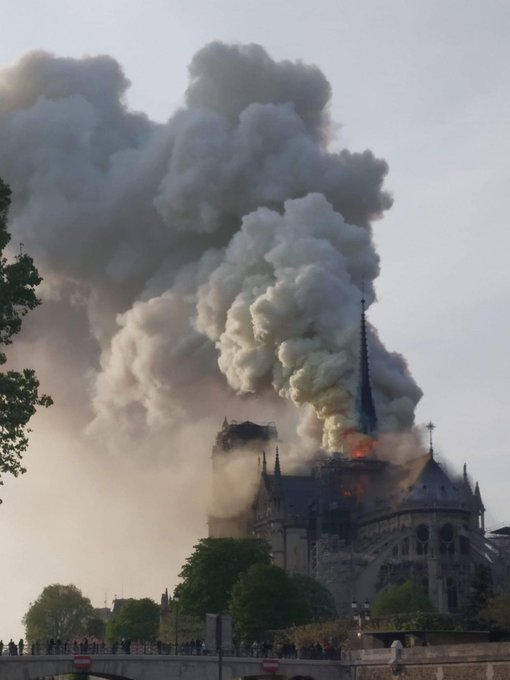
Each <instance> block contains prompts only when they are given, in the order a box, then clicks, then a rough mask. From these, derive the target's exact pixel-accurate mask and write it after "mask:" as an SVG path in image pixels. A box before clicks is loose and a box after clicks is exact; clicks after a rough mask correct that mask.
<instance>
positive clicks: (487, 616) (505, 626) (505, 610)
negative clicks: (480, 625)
mask: <svg viewBox="0 0 510 680" xmlns="http://www.w3.org/2000/svg"><path fill="white" fill-rule="evenodd" d="M482 618H483V619H484V620H485V621H486V622H487V623H489V624H490V626H491V628H496V629H497V630H504V631H509V630H510V592H506V593H503V594H502V595H498V596H497V597H493V598H492V599H491V600H489V603H488V604H487V606H486V608H485V609H484V610H483V613H482Z"/></svg>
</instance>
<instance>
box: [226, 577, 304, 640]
mask: <svg viewBox="0 0 510 680" xmlns="http://www.w3.org/2000/svg"><path fill="white" fill-rule="evenodd" d="M229 611H230V614H231V615H232V619H233V622H234V631H235V634H236V637H237V638H238V639H240V640H245V641H250V640H257V639H259V638H260V636H261V635H262V634H263V633H264V631H267V630H277V629H280V628H286V627H288V626H293V625H297V624H300V623H305V622H306V621H307V617H308V612H307V608H306V602H305V600H304V599H303V598H302V597H301V596H300V593H299V591H298V590H297V589H296V586H295V583H294V581H293V579H292V578H291V577H290V576H289V574H287V572H286V571H284V570H283V569H280V567H276V566H274V565H270V564H254V565H253V566H251V567H250V568H249V569H248V570H247V571H246V572H244V573H242V574H241V575H240V576H239V579H238V580H237V582H236V584H235V585H234V587H233V589H232V599H231V602H230V607H229Z"/></svg>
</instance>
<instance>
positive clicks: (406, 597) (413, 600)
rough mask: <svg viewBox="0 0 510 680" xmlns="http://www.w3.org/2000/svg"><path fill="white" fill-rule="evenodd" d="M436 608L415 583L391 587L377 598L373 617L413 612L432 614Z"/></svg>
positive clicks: (373, 608)
mask: <svg viewBox="0 0 510 680" xmlns="http://www.w3.org/2000/svg"><path fill="white" fill-rule="evenodd" d="M432 611H434V606H433V604H432V602H431V601H430V600H429V597H428V595H427V594H426V593H425V591H424V590H423V588H422V587H421V586H420V585H418V584H417V583H415V582H414V581H405V582H404V583H402V584H400V583H397V584H395V585H393V586H389V587H388V588H386V589H385V590H383V591H382V592H381V593H379V595H378V596H377V597H376V599H375V602H374V605H373V607H372V615H373V616H393V615H395V614H407V613H411V612H432Z"/></svg>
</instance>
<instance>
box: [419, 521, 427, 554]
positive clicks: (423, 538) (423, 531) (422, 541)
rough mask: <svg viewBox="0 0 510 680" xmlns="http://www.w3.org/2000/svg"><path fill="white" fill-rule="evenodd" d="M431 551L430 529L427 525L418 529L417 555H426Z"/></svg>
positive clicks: (422, 525) (421, 525)
mask: <svg viewBox="0 0 510 680" xmlns="http://www.w3.org/2000/svg"><path fill="white" fill-rule="evenodd" d="M428 551H429V528H428V526H427V525H426V524H420V525H418V526H417V527H416V554H417V555H426V554H427V553H428Z"/></svg>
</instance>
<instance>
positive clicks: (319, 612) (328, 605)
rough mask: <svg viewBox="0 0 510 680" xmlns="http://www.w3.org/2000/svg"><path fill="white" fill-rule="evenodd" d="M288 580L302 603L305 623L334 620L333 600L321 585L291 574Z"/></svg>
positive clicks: (309, 577) (300, 575)
mask: <svg viewBox="0 0 510 680" xmlns="http://www.w3.org/2000/svg"><path fill="white" fill-rule="evenodd" d="M290 578H291V581H292V583H293V584H294V588H295V589H296V591H297V592H298V593H299V595H300V597H301V599H302V600H303V601H304V606H305V611H306V619H307V623H313V622H316V621H331V620H332V619H335V618H336V606H335V600H334V598H333V595H332V594H331V593H330V592H329V590H328V589H327V588H326V587H325V586H323V585H322V583H319V582H318V581H316V580H315V579H314V578H312V577H311V576H305V574H291V577H290Z"/></svg>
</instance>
